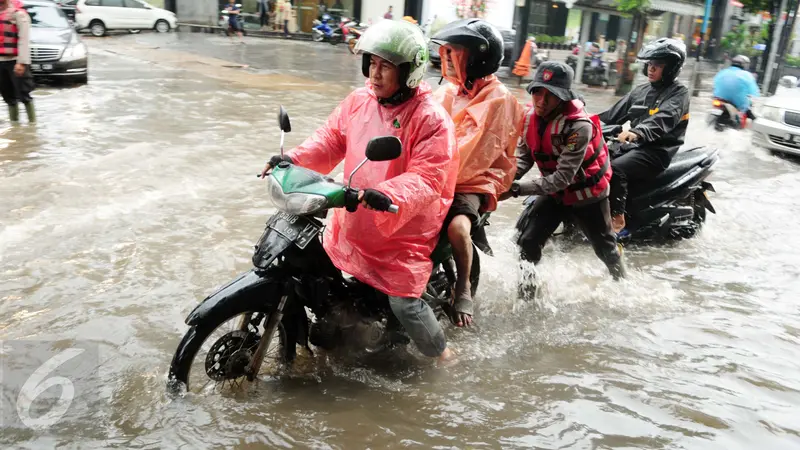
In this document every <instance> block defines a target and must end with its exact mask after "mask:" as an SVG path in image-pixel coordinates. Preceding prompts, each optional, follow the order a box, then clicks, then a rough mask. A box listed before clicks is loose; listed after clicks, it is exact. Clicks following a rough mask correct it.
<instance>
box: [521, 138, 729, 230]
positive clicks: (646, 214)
mask: <svg viewBox="0 0 800 450" xmlns="http://www.w3.org/2000/svg"><path fill="white" fill-rule="evenodd" d="M621 131H622V127H621V126H618V125H613V126H606V127H604V128H603V137H604V138H605V139H606V142H608V147H609V153H610V155H611V158H612V160H613V158H614V157H615V156H617V157H618V156H620V155H622V154H624V153H625V152H626V151H627V150H630V148H631V147H632V146H634V145H636V144H622V143H620V142H619V141H617V140H616V136H617V135H618V134H619V133H620V132H621ZM718 160H719V151H718V150H717V149H712V148H707V147H690V148H682V149H680V150H679V151H678V153H677V154H676V155H675V157H674V158H672V162H671V163H670V165H669V167H668V168H667V170H665V171H664V172H662V173H660V174H659V175H658V176H656V177H655V178H654V179H653V180H652V181H650V182H649V183H647V184H645V185H642V186H637V185H634V186H632V188H633V189H631V190H629V193H628V201H627V205H626V212H625V224H626V226H625V230H623V233H621V234H620V235H619V239H620V242H623V243H627V242H640V243H644V242H664V241H668V240H673V239H687V238H691V237H693V236H694V235H695V234H697V232H698V231H699V230H700V228H701V227H702V225H703V223H705V221H706V212H707V211H710V212H712V213H714V214H716V210H715V209H714V206H713V205H712V204H711V200H709V198H708V192H715V191H714V187H713V186H712V185H711V183H709V182H708V181H706V179H707V178H708V177H709V176H710V175H711V173H712V169H713V167H714V164H716V163H717V161H718ZM535 199H536V197H535V196H534V197H529V198H527V199H525V204H526V205H527V208H532V207H533V202H534V200H535ZM527 212H528V209H526V210H525V212H523V215H522V216H521V217H525V216H526V213H527ZM563 225H564V226H563V230H562V232H561V233H559V234H562V235H565V236H567V237H573V238H579V237H580V236H582V234H581V233H579V232H577V227H576V226H575V225H574V223H573V222H572V221H566V222H565V223H564V224H563Z"/></svg>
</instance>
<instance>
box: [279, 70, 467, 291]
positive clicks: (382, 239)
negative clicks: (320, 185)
mask: <svg viewBox="0 0 800 450" xmlns="http://www.w3.org/2000/svg"><path fill="white" fill-rule="evenodd" d="M385 135H393V136H397V137H398V138H399V139H400V142H402V143H403V153H402V154H401V156H400V157H399V158H398V159H396V160H393V161H383V162H372V161H369V162H367V164H366V165H365V166H364V167H363V168H362V169H361V170H359V171H358V172H357V173H356V175H355V177H354V178H353V187H354V188H359V189H365V188H372V189H377V190H379V191H381V192H383V193H384V194H386V195H388V196H389V197H391V198H392V201H393V202H394V203H395V204H397V205H398V206H399V207H400V211H399V213H398V214H391V213H385V212H376V211H370V210H367V209H365V208H362V207H359V208H358V210H357V211H356V212H354V213H348V212H347V211H345V210H344V209H336V210H334V212H333V217H332V219H331V222H330V224H329V225H328V227H327V230H326V231H325V235H324V239H323V244H324V247H325V250H326V251H327V252H328V255H329V256H330V258H331V260H332V261H333V264H334V265H335V266H336V267H338V268H339V269H340V270H342V271H344V272H347V273H349V274H351V275H353V276H354V277H356V278H357V279H359V280H360V281H362V282H364V283H367V284H368V285H370V286H372V287H374V288H375V289H377V290H379V291H381V292H384V293H386V294H389V295H393V296H398V297H414V298H419V297H420V296H421V295H422V292H423V291H424V289H425V285H426V284H427V283H428V279H429V278H430V274H431V270H432V269H433V264H432V262H431V260H430V258H429V257H430V254H431V252H432V251H433V248H434V247H435V246H436V242H437V241H438V239H439V232H440V230H441V228H442V223H443V221H444V217H445V215H446V214H447V211H448V209H449V208H450V204H451V203H452V201H453V192H454V190H455V184H456V175H457V171H458V150H457V148H456V139H455V132H454V126H453V122H452V120H450V117H449V116H448V115H447V112H445V111H444V109H442V107H441V105H439V104H438V103H437V102H436V101H435V100H434V99H433V96H432V94H431V88H430V86H429V85H428V84H427V83H422V84H421V85H420V86H419V88H417V93H416V95H415V96H414V97H413V98H411V99H410V100H408V101H406V102H404V103H403V104H401V105H398V106H391V105H389V106H382V105H380V104H379V103H378V99H377V98H376V97H375V94H374V93H373V92H372V89H371V88H370V86H369V81H367V87H365V88H361V89H357V90H356V91H354V92H353V93H351V94H350V95H349V96H347V98H345V99H344V101H342V103H341V104H340V105H339V106H338V107H337V108H336V110H334V111H333V113H331V115H330V117H328V121H327V123H326V124H325V125H323V126H322V127H321V128H319V129H318V130H317V131H316V132H314V134H313V135H312V136H311V137H309V138H308V139H306V141H305V142H303V144H302V145H300V146H299V147H297V148H295V149H294V150H292V151H291V152H289V156H290V157H291V158H292V160H293V161H294V162H295V164H297V165H300V166H302V167H306V168H309V169H311V170H314V171H317V172H320V173H325V174H327V173H329V172H330V171H331V170H333V169H334V168H335V167H336V166H337V165H338V164H339V162H341V161H342V160H343V159H344V177H345V179H347V178H348V177H349V176H350V173H351V172H352V170H353V169H355V167H356V165H358V163H360V162H361V161H362V160H363V159H364V151H365V150H366V147H367V142H369V140H370V139H371V138H373V137H376V136H385Z"/></svg>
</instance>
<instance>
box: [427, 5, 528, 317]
mask: <svg viewBox="0 0 800 450" xmlns="http://www.w3.org/2000/svg"><path fill="white" fill-rule="evenodd" d="M431 41H432V42H434V43H436V44H439V45H440V46H441V47H440V48H439V54H440V55H441V57H442V77H443V78H445V79H446V80H447V81H448V84H447V85H446V86H444V87H442V88H441V89H439V90H438V91H436V94H435V97H436V99H437V100H438V101H439V102H440V103H441V104H442V105H443V106H444V108H445V110H447V112H448V113H449V114H450V117H452V118H453V122H454V123H455V125H456V142H457V143H458V152H459V155H460V164H459V170H458V179H457V180H456V190H455V197H454V198H453V205H452V206H451V207H450V211H449V212H448V214H447V217H446V218H445V221H444V225H443V228H442V230H443V231H444V232H446V233H447V237H448V238H449V240H450V244H451V245H452V246H453V257H454V259H455V261H456V270H457V272H458V276H457V281H456V286H455V296H454V301H453V317H451V319H452V321H453V323H455V325H456V326H459V327H461V326H468V325H470V324H472V315H473V309H474V307H473V299H472V294H471V286H470V281H469V280H470V269H471V268H472V258H473V254H472V251H473V247H472V238H471V233H472V232H473V230H475V229H476V226H477V224H478V221H479V220H480V215H481V213H483V212H487V211H494V210H495V209H496V208H497V198H498V197H499V196H500V195H501V194H503V193H504V192H506V191H507V190H508V188H509V187H510V186H511V182H512V181H514V173H515V172H516V169H517V167H516V162H515V158H514V151H515V149H516V144H517V139H518V138H519V133H520V131H521V128H522V118H523V110H522V106H520V104H519V102H518V101H517V99H516V97H514V95H513V94H511V92H509V90H508V89H507V88H506V87H505V86H504V85H503V83H501V82H500V80H498V79H497V77H496V76H495V75H494V73H495V72H497V70H498V69H499V68H500V63H501V62H502V61H503V36H502V35H501V34H500V31H499V30H498V29H497V28H495V27H494V26H493V25H491V24H489V23H488V22H486V21H484V20H481V19H464V20H460V21H456V22H453V23H451V24H449V25H447V26H445V27H444V28H443V29H441V30H440V31H439V32H438V33H436V35H435V36H433V38H432V39H431Z"/></svg>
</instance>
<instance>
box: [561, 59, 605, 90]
mask: <svg viewBox="0 0 800 450" xmlns="http://www.w3.org/2000/svg"><path fill="white" fill-rule="evenodd" d="M567 65H568V66H570V67H572V70H573V71H575V70H578V57H577V56H576V55H569V56H567ZM607 68H608V63H606V62H605V61H604V60H603V56H602V54H600V55H595V56H586V57H585V59H584V66H583V76H582V77H581V82H582V83H583V84H585V85H587V86H600V87H603V88H607V87H608V86H609V79H608V77H607V76H606V70H607Z"/></svg>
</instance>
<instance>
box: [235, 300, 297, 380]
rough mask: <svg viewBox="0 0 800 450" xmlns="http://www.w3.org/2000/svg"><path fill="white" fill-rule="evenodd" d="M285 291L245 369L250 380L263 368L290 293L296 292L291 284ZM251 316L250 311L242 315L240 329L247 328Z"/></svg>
mask: <svg viewBox="0 0 800 450" xmlns="http://www.w3.org/2000/svg"><path fill="white" fill-rule="evenodd" d="M284 292H286V293H285V294H284V295H283V296H281V300H280V302H278V306H277V307H276V308H275V310H274V311H272V313H270V315H269V318H268V319H267V323H266V324H265V325H264V334H263V335H262V336H261V340H259V342H258V348H256V352H255V353H254V354H253V359H252V360H251V361H250V365H249V367H247V369H246V370H245V373H246V374H247V380H248V381H253V380H255V378H256V376H257V375H258V372H259V371H260V370H261V364H262V363H263V362H264V354H266V352H267V349H268V348H269V346H270V344H271V343H272V336H274V335H275V330H276V329H277V328H278V324H280V323H281V319H283V308H284V306H286V302H287V300H288V299H289V294H290V293H292V292H294V290H293V289H292V288H291V287H290V286H287V289H286V290H285V291H284ZM251 316H252V314H249V313H248V314H245V315H244V316H242V320H241V321H240V322H239V329H240V330H247V324H248V323H249V322H250V318H251Z"/></svg>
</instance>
